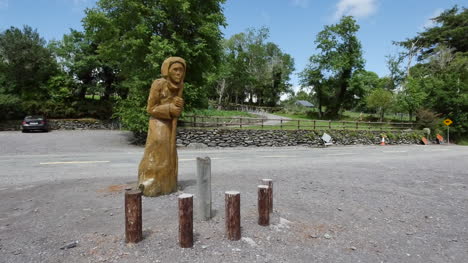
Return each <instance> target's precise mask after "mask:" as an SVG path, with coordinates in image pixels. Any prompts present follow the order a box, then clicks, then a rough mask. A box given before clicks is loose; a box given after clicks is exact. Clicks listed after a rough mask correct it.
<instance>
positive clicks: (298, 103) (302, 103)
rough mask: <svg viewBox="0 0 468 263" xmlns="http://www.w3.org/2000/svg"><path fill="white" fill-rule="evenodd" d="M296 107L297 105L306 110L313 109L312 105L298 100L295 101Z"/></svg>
mask: <svg viewBox="0 0 468 263" xmlns="http://www.w3.org/2000/svg"><path fill="white" fill-rule="evenodd" d="M296 105H299V106H304V107H306V108H313V107H314V104H312V103H310V102H308V101H306V100H298V101H296Z"/></svg>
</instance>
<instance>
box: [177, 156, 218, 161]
mask: <svg viewBox="0 0 468 263" xmlns="http://www.w3.org/2000/svg"><path fill="white" fill-rule="evenodd" d="M210 159H211V160H222V159H225V158H217V157H214V158H210ZM195 160H196V159H195V158H194V159H179V162H187V161H195Z"/></svg>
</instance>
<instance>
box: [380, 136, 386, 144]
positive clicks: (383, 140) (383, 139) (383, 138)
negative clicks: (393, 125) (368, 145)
mask: <svg viewBox="0 0 468 263" xmlns="http://www.w3.org/2000/svg"><path fill="white" fill-rule="evenodd" d="M380 146H385V137H383V136H382V141H381V142H380Z"/></svg>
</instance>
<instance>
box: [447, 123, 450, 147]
mask: <svg viewBox="0 0 468 263" xmlns="http://www.w3.org/2000/svg"><path fill="white" fill-rule="evenodd" d="M447 144H450V126H447Z"/></svg>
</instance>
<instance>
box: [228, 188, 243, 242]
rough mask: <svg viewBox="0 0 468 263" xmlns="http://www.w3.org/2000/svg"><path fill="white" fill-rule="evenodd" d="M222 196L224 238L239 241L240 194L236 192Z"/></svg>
mask: <svg viewBox="0 0 468 263" xmlns="http://www.w3.org/2000/svg"><path fill="white" fill-rule="evenodd" d="M224 196H225V199H224V200H225V211H226V216H225V221H226V236H227V238H228V239H229V240H239V239H240V238H241V226H240V193H239V192H236V191H228V192H226V193H225V195H224Z"/></svg>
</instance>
